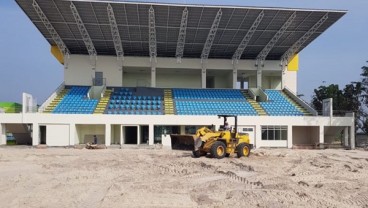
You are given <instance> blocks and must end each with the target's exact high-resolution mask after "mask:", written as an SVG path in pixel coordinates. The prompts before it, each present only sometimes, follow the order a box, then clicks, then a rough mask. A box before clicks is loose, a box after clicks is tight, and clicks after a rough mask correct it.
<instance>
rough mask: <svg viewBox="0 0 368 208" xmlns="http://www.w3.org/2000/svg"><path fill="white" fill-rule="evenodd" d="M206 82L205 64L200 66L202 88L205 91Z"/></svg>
mask: <svg viewBox="0 0 368 208" xmlns="http://www.w3.org/2000/svg"><path fill="white" fill-rule="evenodd" d="M206 81H207V68H206V66H205V64H202V88H203V89H205V88H206V87H207V86H206Z"/></svg>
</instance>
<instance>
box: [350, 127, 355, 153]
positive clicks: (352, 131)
mask: <svg viewBox="0 0 368 208" xmlns="http://www.w3.org/2000/svg"><path fill="white" fill-rule="evenodd" d="M350 149H355V126H354V125H353V126H351V127H350Z"/></svg>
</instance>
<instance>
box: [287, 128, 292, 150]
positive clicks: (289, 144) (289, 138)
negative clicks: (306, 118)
mask: <svg viewBox="0 0 368 208" xmlns="http://www.w3.org/2000/svg"><path fill="white" fill-rule="evenodd" d="M287 147H288V148H289V149H291V148H293V126H291V125H289V126H288V130H287Z"/></svg>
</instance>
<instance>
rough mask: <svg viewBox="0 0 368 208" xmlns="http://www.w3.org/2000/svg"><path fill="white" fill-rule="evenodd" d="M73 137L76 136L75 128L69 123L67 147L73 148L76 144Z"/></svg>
mask: <svg viewBox="0 0 368 208" xmlns="http://www.w3.org/2000/svg"><path fill="white" fill-rule="evenodd" d="M75 135H76V127H75V124H74V123H71V124H70V125H69V146H73V145H75V144H76V141H75ZM78 144H79V142H78Z"/></svg>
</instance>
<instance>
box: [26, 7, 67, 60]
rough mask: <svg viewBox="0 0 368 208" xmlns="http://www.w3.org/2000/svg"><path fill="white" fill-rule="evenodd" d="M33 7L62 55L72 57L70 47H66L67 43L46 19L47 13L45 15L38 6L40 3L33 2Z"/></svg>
mask: <svg viewBox="0 0 368 208" xmlns="http://www.w3.org/2000/svg"><path fill="white" fill-rule="evenodd" d="M32 6H33V8H34V9H35V10H36V12H37V14H38V16H39V17H40V19H41V21H42V22H43V24H44V25H45V27H46V29H47V31H49V33H50V35H51V37H52V40H53V41H54V42H55V43H56V45H57V47H58V48H59V50H60V51H61V52H62V54H63V55H64V57H65V56H67V57H68V56H69V55H70V51H69V49H68V47H67V46H66V45H65V43H64V41H63V40H62V39H61V37H60V35H59V34H58V33H57V32H56V30H55V28H54V26H52V24H51V22H50V21H49V19H48V18H47V17H46V15H45V13H43V11H42V9H41V7H40V6H39V5H38V3H37V2H36V0H33V3H32Z"/></svg>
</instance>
